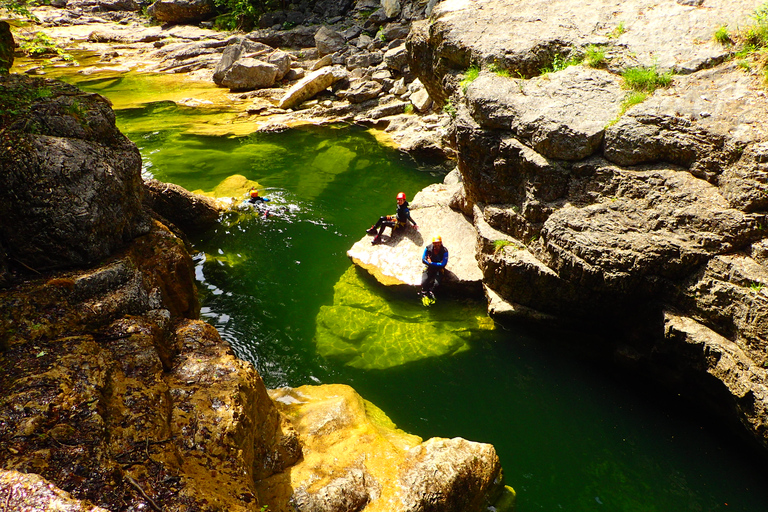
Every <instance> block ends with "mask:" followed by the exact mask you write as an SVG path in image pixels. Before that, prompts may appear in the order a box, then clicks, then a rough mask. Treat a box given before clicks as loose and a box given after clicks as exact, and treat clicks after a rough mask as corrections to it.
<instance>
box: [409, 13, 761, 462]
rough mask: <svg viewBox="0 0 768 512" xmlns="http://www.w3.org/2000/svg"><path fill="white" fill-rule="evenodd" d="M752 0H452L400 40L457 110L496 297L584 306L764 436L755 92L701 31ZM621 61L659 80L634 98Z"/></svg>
mask: <svg viewBox="0 0 768 512" xmlns="http://www.w3.org/2000/svg"><path fill="white" fill-rule="evenodd" d="M758 6H759V3H757V2H739V1H737V2H727V3H724V4H723V3H718V2H708V1H706V0H704V1H695V2H687V1H678V2H674V1H666V2H662V3H659V2H649V1H644V0H637V1H631V2H614V1H610V0H601V1H598V2H590V3H586V4H574V3H573V2H567V1H555V2H536V1H532V2H524V3H522V4H521V3H520V2H513V1H511V0H510V1H507V0H501V1H469V0H451V1H445V2H441V3H440V4H438V5H437V6H436V8H435V11H434V12H433V15H432V17H431V18H430V19H429V20H426V21H424V22H420V23H418V24H416V25H415V26H414V28H413V29H412V31H411V34H410V36H409V39H408V42H407V47H408V49H409V55H410V57H411V63H412V67H413V69H414V72H415V73H416V74H417V75H418V76H419V78H420V80H421V81H422V82H423V83H424V84H425V86H426V88H427V90H428V91H429V94H430V96H431V97H432V98H433V99H434V100H435V101H436V102H438V103H439V104H440V105H447V106H449V107H450V109H451V110H452V111H454V112H455V113H456V115H455V118H454V122H453V125H452V126H453V131H452V135H451V137H452V140H454V141H455V150H456V153H457V155H458V166H459V170H460V172H461V176H462V180H463V185H464V189H465V193H466V198H467V201H468V203H469V204H471V205H473V208H474V213H473V218H474V224H475V226H476V230H477V233H478V242H477V258H478V262H479V264H480V268H481V269H482V272H483V282H484V284H485V286H486V288H487V294H488V297H489V302H490V310H491V312H492V313H494V314H495V315H497V316H513V317H516V318H534V319H537V318H539V319H540V318H547V319H548V321H551V320H552V319H559V320H560V321H563V322H566V323H568V324H569V325H571V326H574V325H575V326H582V327H583V328H584V329H587V330H589V331H590V332H592V333H593V335H594V337H593V339H595V340H596V341H598V342H599V344H603V343H605V344H607V346H609V347H611V350H612V352H613V355H614V357H615V358H616V359H617V360H618V361H619V362H621V363H623V364H625V365H627V366H628V367H630V368H633V369H636V370H639V371H642V372H644V373H646V374H650V375H653V376H654V377H655V378H657V379H659V380H661V381H663V382H665V383H667V384H668V385H670V386H671V387H672V389H675V391H676V392H680V393H688V394H689V395H690V396H692V397H695V399H696V400H699V401H701V402H704V403H706V404H707V406H709V407H714V408H715V409H717V410H719V411H720V412H721V413H722V414H723V415H724V416H726V417H729V418H734V417H735V418H737V419H738V422H734V423H740V424H741V425H742V427H740V428H743V429H745V430H742V433H745V432H746V433H747V434H748V436H750V437H751V438H752V439H754V440H756V441H757V442H759V443H760V444H762V445H763V446H764V447H768V374H766V367H767V366H768V359H767V358H766V354H768V350H767V349H768V322H766V319H768V293H767V292H766V290H768V288H766V286H767V285H768V267H767V266H766V258H765V247H766V243H768V240H766V237H768V232H767V231H766V226H768V223H767V222H766V220H767V218H766V213H768V212H767V211H766V202H765V198H766V195H765V187H766V186H765V176H766V170H767V169H766V163H765V162H766V149H767V148H768V145H767V144H768V124H766V119H768V94H766V84H765V82H764V77H763V76H762V74H761V73H759V72H757V70H758V69H760V68H759V64H758V63H757V61H756V60H755V61H749V60H741V61H739V60H738V59H737V58H736V57H734V51H735V50H734V47H733V46H732V45H731V44H730V43H727V42H726V43H725V44H722V43H720V42H717V41H715V40H714V34H715V32H716V31H717V29H718V28H719V27H728V28H730V29H731V30H733V31H734V32H735V31H736V30H737V27H747V26H749V25H750V23H755V18H754V17H752V15H753V13H754V11H755V9H756V8H757V7H758ZM491 24H492V25H493V26H494V30H487V27H488V26H490V25H491ZM596 54H597V55H600V56H601V59H600V60H599V61H590V59H591V58H594V56H595V55H596ZM747 59H748V58H747ZM580 62H582V63H581V64H579V63H580ZM590 62H591V63H592V65H589V63H590ZM750 62H751V63H750ZM570 64H573V65H570ZM471 68H472V69H471ZM629 68H635V69H641V70H646V71H648V70H650V72H651V73H652V74H654V76H660V75H665V76H667V77H669V81H670V82H671V83H670V84H669V85H668V86H667V87H662V88H659V89H658V90H656V91H655V92H653V93H646V94H647V97H645V99H644V101H642V98H643V96H641V97H640V99H641V101H640V102H639V103H638V104H635V105H634V106H631V105H632V103H628V98H629V97H630V93H631V92H632V91H630V90H629V89H628V85H627V84H628V78H627V75H623V76H622V74H623V73H624V72H625V71H626V70H627V69H629ZM595 326H598V327H595ZM601 346H602V345H601ZM585 348H586V347H585Z"/></svg>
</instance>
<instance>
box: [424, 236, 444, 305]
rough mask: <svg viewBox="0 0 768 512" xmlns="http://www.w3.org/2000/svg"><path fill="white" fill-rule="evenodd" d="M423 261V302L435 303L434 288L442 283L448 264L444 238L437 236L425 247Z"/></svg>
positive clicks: (426, 303) (425, 303) (427, 303)
mask: <svg viewBox="0 0 768 512" xmlns="http://www.w3.org/2000/svg"><path fill="white" fill-rule="evenodd" d="M421 262H422V263H423V264H424V265H426V267H425V268H424V273H423V274H422V275H421V292H419V295H421V302H422V304H424V305H425V306H429V305H432V304H434V303H435V294H434V290H435V288H437V287H438V286H439V285H440V281H441V280H442V278H443V273H444V271H445V266H446V265H447V264H448V249H446V248H445V246H444V245H443V239H442V238H441V237H440V236H436V237H434V238H433V239H432V243H431V244H429V245H428V246H426V247H425V248H424V254H423V255H422V257H421Z"/></svg>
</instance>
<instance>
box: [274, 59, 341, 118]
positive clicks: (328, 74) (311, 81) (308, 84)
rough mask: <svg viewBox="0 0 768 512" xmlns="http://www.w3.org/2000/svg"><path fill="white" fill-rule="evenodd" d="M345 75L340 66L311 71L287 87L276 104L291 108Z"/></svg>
mask: <svg viewBox="0 0 768 512" xmlns="http://www.w3.org/2000/svg"><path fill="white" fill-rule="evenodd" d="M347 75H348V72H347V70H346V69H344V68H342V67H341V66H327V67H324V68H320V69H318V70H317V71H313V72H311V73H310V74H308V75H307V76H305V77H304V78H302V79H301V80H299V81H298V82H296V84H294V85H293V86H292V87H291V88H290V89H288V90H287V91H286V92H285V95H284V96H283V97H282V99H281V100H280V102H279V103H278V105H277V106H278V107H280V108H291V107H293V106H295V105H298V104H299V103H301V102H303V101H306V100H308V99H310V98H313V97H314V96H315V95H316V94H317V93H319V92H320V91H322V90H324V89H327V88H328V87H330V86H331V85H333V84H334V83H336V82H338V81H339V80H341V79H342V78H345V77H346V76H347Z"/></svg>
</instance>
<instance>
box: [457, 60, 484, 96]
mask: <svg viewBox="0 0 768 512" xmlns="http://www.w3.org/2000/svg"><path fill="white" fill-rule="evenodd" d="M479 75H480V68H478V67H477V66H470V67H469V69H467V72H466V73H464V79H462V81H461V82H459V85H460V86H461V92H463V93H466V92H467V87H469V84H471V83H472V82H474V81H475V80H476V79H477V77H478V76H479Z"/></svg>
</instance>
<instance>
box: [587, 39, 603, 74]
mask: <svg viewBox="0 0 768 512" xmlns="http://www.w3.org/2000/svg"><path fill="white" fill-rule="evenodd" d="M584 64H586V65H587V66H589V67H591V68H600V67H603V66H604V65H605V49H604V48H600V47H599V46H595V45H594V44H591V45H589V46H588V47H587V52H586V54H585V55H584Z"/></svg>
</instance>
